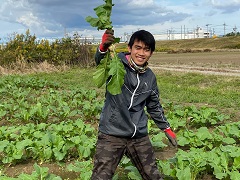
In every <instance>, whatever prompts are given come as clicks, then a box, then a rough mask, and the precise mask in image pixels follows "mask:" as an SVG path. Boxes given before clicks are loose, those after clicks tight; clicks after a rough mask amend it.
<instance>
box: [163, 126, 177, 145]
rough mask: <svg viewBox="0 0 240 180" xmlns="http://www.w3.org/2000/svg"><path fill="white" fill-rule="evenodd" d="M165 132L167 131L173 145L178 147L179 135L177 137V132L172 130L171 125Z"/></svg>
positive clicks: (166, 133)
mask: <svg viewBox="0 0 240 180" xmlns="http://www.w3.org/2000/svg"><path fill="white" fill-rule="evenodd" d="M164 132H165V135H166V136H167V138H168V140H169V141H170V143H171V144H172V145H173V146H175V147H177V145H178V144H177V137H176V134H175V133H174V132H173V131H172V130H171V128H170V127H169V128H166V129H165V130H164Z"/></svg>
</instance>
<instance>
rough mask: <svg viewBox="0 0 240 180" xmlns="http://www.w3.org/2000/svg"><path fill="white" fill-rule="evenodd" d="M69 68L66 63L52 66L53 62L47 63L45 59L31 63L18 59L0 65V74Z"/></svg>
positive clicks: (56, 70)
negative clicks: (14, 61) (4, 65)
mask: <svg viewBox="0 0 240 180" xmlns="http://www.w3.org/2000/svg"><path fill="white" fill-rule="evenodd" d="M69 69H70V67H69V66H67V65H62V66H54V65H53V64H49V63H48V62H47V61H44V62H42V63H33V64H28V63H26V62H22V61H18V62H17V63H15V64H12V65H10V66H9V67H2V66H0V75H10V74H32V73H39V72H47V73H48V72H62V71H66V70H69Z"/></svg>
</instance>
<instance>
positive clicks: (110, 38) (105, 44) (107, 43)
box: [99, 29, 115, 52]
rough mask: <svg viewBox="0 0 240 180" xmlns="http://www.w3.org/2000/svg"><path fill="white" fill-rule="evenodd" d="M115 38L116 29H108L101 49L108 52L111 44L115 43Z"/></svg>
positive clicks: (103, 37)
mask: <svg viewBox="0 0 240 180" xmlns="http://www.w3.org/2000/svg"><path fill="white" fill-rule="evenodd" d="M114 40H115V37H114V31H113V30H112V29H107V30H106V31H105V32H104V34H103V36H102V42H101V44H100V46H99V49H100V51H102V52H106V51H107V50H108V48H109V46H111V44H113V43H114Z"/></svg>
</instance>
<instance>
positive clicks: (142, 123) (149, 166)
mask: <svg viewBox="0 0 240 180" xmlns="http://www.w3.org/2000/svg"><path fill="white" fill-rule="evenodd" d="M113 42H114V36H113V31H112V30H106V31H105V33H104V34H103V36H102V43H101V44H100V46H99V48H98V50H97V52H96V56H95V60H96V63H97V64H99V63H100V61H101V59H103V57H104V56H105V53H106V52H107V51H108V48H109V46H110V45H111V44H112V43H113ZM154 50H155V39H154V37H153V35H152V34H151V33H149V32H148V31H145V30H140V31H137V32H135V33H134V34H133V35H132V36H131V38H130V41H129V43H128V51H129V52H128V53H119V55H118V56H119V58H120V59H121V61H122V63H123V65H124V67H125V70H126V74H125V77H124V84H123V86H122V93H121V94H118V95H112V94H110V93H109V92H108V91H107V92H106V97H105V98H106V99H105V104H104V107H103V109H102V113H101V116H100V122H99V134H98V141H97V147H96V154H95V158H94V169H93V174H92V178H91V179H92V180H96V179H99V180H100V179H101V180H110V179H112V177H113V175H114V172H115V170H116V168H117V166H118V164H119V162H120V160H121V158H122V157H123V155H124V154H126V155H127V156H128V157H129V158H130V159H131V161H132V163H133V164H134V165H135V166H136V167H137V169H138V170H139V172H140V174H141V176H142V178H143V179H146V180H155V179H156V180H159V179H163V177H162V175H161V174H160V172H159V170H158V167H157V164H156V160H155V154H154V151H153V147H152V145H151V142H150V140H149V136H148V129H147V122H148V116H147V114H146V113H145V109H144V108H145V107H146V110H147V112H148V114H149V115H150V116H151V118H152V119H153V120H154V122H155V123H156V124H157V126H158V127H159V128H160V129H161V130H163V131H164V132H165V134H166V136H167V137H168V139H169V141H170V142H171V143H172V144H173V145H174V146H177V140H176V135H175V134H174V132H172V130H171V128H170V125H169V123H168V121H167V119H166V117H165V116H164V112H163V108H162V106H161V104H160V102H159V92H158V86H157V81H156V77H155V75H154V74H153V72H152V71H151V70H150V69H149V68H148V66H147V65H148V60H149V59H150V57H151V56H152V53H153V51H154Z"/></svg>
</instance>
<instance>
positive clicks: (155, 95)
mask: <svg viewBox="0 0 240 180" xmlns="http://www.w3.org/2000/svg"><path fill="white" fill-rule="evenodd" d="M104 56H105V54H104V53H100V52H99V50H97V52H96V55H95V61H96V64H97V65H98V64H99V63H100V61H101V59H102V58H103V57H104ZM118 56H119V58H120V59H121V60H122V63H123V64H124V67H125V69H126V74H125V77H124V84H123V86H122V93H121V94H117V95H112V94H110V93H109V92H108V91H107V92H106V95H105V96H106V97H105V102H104V106H103V109H102V113H101V115H100V122H99V131H100V132H102V133H105V134H108V135H114V136H120V137H130V138H138V137H143V136H146V135H147V134H148V129H147V122H148V116H147V114H146V112H145V107H146V110H147V112H148V113H149V115H150V116H151V118H152V119H153V120H154V122H155V123H156V124H157V126H158V127H159V128H160V129H161V130H164V129H166V128H168V127H170V125H169V123H168V121H167V119H166V117H165V116H164V111H163V108H162V106H161V104H160V102H159V91H158V87H157V81H156V76H155V75H154V73H153V72H152V70H151V69H149V68H147V70H146V71H145V72H144V73H138V72H137V71H135V70H134V69H133V68H132V67H130V65H129V64H128V60H127V58H126V54H125V53H119V54H118Z"/></svg>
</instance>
